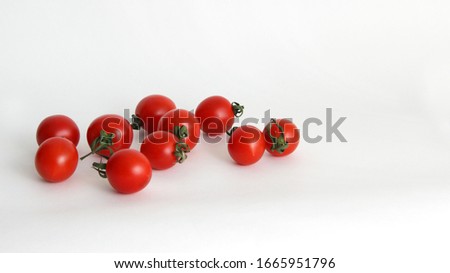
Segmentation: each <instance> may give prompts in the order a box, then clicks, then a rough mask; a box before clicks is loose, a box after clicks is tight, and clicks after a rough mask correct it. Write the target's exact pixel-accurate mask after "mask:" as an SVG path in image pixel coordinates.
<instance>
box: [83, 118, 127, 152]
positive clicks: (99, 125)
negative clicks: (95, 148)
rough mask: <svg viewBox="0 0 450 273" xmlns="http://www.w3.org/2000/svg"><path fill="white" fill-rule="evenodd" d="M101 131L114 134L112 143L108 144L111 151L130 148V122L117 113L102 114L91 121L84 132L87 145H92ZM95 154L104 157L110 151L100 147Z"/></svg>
mask: <svg viewBox="0 0 450 273" xmlns="http://www.w3.org/2000/svg"><path fill="white" fill-rule="evenodd" d="M101 131H104V132H106V133H112V134H114V137H113V139H112V145H111V146H110V148H111V149H112V150H113V152H116V151H119V150H121V149H128V148H130V146H131V143H132V142H133V129H132V128H131V125H130V123H129V122H128V120H126V119H124V118H123V117H121V116H119V115H114V114H109V115H103V116H100V117H98V118H96V119H95V120H94V121H92V123H91V124H90V125H89V127H88V130H87V134H86V137H87V141H88V144H89V146H91V147H92V144H93V143H94V141H95V140H96V139H98V138H99V137H101ZM97 154H99V155H102V156H106V157H108V156H110V152H109V151H108V150H107V149H102V150H100V151H99V152H97Z"/></svg>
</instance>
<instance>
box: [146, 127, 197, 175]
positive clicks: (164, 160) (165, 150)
mask: <svg viewBox="0 0 450 273" xmlns="http://www.w3.org/2000/svg"><path fill="white" fill-rule="evenodd" d="M187 152H189V146H187V144H185V143H180V142H179V140H178V138H177V137H176V136H175V135H174V134H172V133H170V132H167V131H156V132H153V133H151V134H150V135H148V136H147V137H146V138H145V140H144V142H143V143H142V145H141V153H143V154H144V155H145V156H146V157H147V159H148V160H149V161H150V163H151V164H152V167H153V169H156V170H165V169H168V168H171V167H173V166H174V165H175V164H176V163H177V162H178V163H182V162H184V160H186V158H187V156H186V153H187Z"/></svg>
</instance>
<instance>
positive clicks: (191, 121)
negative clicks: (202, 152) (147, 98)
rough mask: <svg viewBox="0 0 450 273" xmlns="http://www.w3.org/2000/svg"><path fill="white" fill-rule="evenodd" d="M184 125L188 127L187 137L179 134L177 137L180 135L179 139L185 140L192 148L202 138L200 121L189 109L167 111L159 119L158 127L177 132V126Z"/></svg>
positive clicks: (162, 129) (161, 129)
mask: <svg viewBox="0 0 450 273" xmlns="http://www.w3.org/2000/svg"><path fill="white" fill-rule="evenodd" d="M182 126H185V127H186V129H187V137H186V138H183V139H181V137H179V136H177V137H179V140H182V141H184V142H185V143H186V144H187V145H188V146H189V149H190V150H192V149H194V147H195V146H196V145H197V143H198V142H199V140H200V122H199V121H198V119H197V118H196V117H195V116H194V114H192V113H191V112H189V111H188V110H184V109H175V110H171V111H169V112H167V113H166V114H164V116H162V118H161V120H160V121H159V126H158V129H159V130H160V131H167V132H171V133H175V134H176V130H175V127H179V128H181V127H182Z"/></svg>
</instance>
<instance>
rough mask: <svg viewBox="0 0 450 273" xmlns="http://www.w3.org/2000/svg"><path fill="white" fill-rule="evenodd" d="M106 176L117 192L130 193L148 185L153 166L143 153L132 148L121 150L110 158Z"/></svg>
mask: <svg viewBox="0 0 450 273" xmlns="http://www.w3.org/2000/svg"><path fill="white" fill-rule="evenodd" d="M106 176H107V178H108V181H109V183H110V184H111V186H112V187H113V188H114V189H115V190H116V191H117V192H119V193H123V194H130V193H135V192H138V191H141V190H142V189H144V188H145V187H146V186H147V185H148V183H149V182H150V179H151V178H152V167H151V165H150V162H149V161H148V159H147V157H145V156H144V155H143V154H142V153H140V152H138V151H136V150H132V149H126V150H120V151H118V152H116V153H114V154H113V155H112V156H111V157H110V158H109V160H108V162H107V164H106Z"/></svg>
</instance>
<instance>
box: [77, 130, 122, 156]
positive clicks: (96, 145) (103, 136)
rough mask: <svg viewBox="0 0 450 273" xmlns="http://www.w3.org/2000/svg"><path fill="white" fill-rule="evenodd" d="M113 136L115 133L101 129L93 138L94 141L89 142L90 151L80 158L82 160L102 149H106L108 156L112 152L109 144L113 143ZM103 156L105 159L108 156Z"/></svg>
mask: <svg viewBox="0 0 450 273" xmlns="http://www.w3.org/2000/svg"><path fill="white" fill-rule="evenodd" d="M114 136H115V135H114V134H113V133H107V132H106V131H104V130H101V131H100V136H98V137H97V138H96V139H94V141H93V142H92V143H91V152H90V153H88V154H87V155H85V156H83V157H81V158H80V160H83V159H85V158H87V157H88V156H90V155H93V154H96V153H98V152H100V151H102V150H108V151H109V156H111V155H112V154H113V153H114V151H113V149H112V148H111V147H110V146H111V145H113V139H114ZM103 157H105V158H106V159H108V158H109V157H108V156H103Z"/></svg>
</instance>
